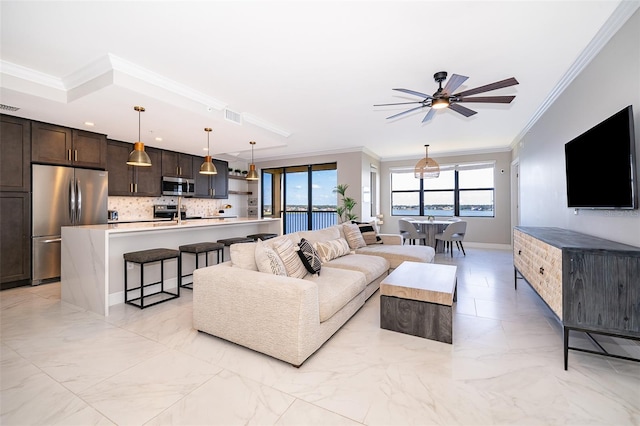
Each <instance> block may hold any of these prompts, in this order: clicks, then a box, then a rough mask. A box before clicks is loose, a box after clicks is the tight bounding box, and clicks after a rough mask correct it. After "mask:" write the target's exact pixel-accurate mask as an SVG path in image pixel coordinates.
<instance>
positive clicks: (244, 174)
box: [242, 170, 249, 178]
mask: <svg viewBox="0 0 640 426" xmlns="http://www.w3.org/2000/svg"><path fill="white" fill-rule="evenodd" d="M248 174H249V171H248V170H243V171H242V176H244V177H245V178H246V177H247V175H248Z"/></svg>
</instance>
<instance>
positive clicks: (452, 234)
mask: <svg viewBox="0 0 640 426" xmlns="http://www.w3.org/2000/svg"><path fill="white" fill-rule="evenodd" d="M466 232H467V221H465V220H460V221H458V222H452V223H451V224H450V225H447V227H446V228H445V230H444V231H443V232H441V233H439V234H436V247H437V246H438V240H440V241H442V243H443V244H445V250H444V252H445V253H446V252H447V248H448V247H450V251H451V257H453V242H454V241H455V242H456V246H457V247H458V250H460V249H462V253H463V254H464V255H465V256H466V255H467V253H465V251H464V246H463V245H462V240H464V234H465V233H466Z"/></svg>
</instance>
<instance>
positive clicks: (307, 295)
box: [193, 225, 435, 366]
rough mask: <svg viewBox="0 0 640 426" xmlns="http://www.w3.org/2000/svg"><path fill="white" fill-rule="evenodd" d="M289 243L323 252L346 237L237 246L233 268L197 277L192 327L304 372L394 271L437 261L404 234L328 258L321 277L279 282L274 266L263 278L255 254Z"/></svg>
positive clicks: (301, 235) (338, 231)
mask: <svg viewBox="0 0 640 426" xmlns="http://www.w3.org/2000/svg"><path fill="white" fill-rule="evenodd" d="M284 239H288V240H290V241H291V243H293V245H294V246H297V245H298V243H300V241H301V240H302V239H305V240H307V241H308V242H309V243H311V244H313V246H314V247H318V248H319V249H320V247H323V246H324V245H325V244H327V242H331V241H336V240H340V239H345V234H344V232H343V226H342V225H336V226H332V227H329V228H326V229H323V230H318V231H305V232H297V233H294V234H288V235H283V236H280V237H277V238H274V239H272V240H268V241H265V242H264V243H263V242H258V243H243V244H234V245H232V246H231V261H229V262H225V263H222V264H219V265H214V266H210V267H207V268H201V269H198V270H196V271H195V273H194V284H193V326H194V328H195V329H197V330H200V331H203V332H205V333H208V334H211V335H214V336H217V337H220V338H222V339H225V340H228V341H231V342H234V343H237V344H239V345H242V346H245V347H248V348H251V349H253V350H256V351H258V352H262V353H264V354H267V355H270V356H272V357H274V358H278V359H280V360H282V361H285V362H288V363H290V364H293V365H295V366H299V365H301V364H302V363H303V362H304V361H305V360H306V359H307V358H308V357H309V356H311V355H312V354H313V353H314V352H315V351H316V350H318V348H320V346H322V344H323V343H324V342H326V341H327V340H328V339H329V338H330V337H331V336H332V335H333V334H334V333H335V332H336V331H338V330H339V329H340V327H341V326H342V325H343V324H344V323H346V322H347V320H349V318H351V316H352V315H353V314H355V313H356V312H357V311H358V309H360V308H361V307H362V306H363V305H364V303H365V301H366V300H367V299H368V298H369V297H370V296H371V295H372V294H373V293H374V292H375V291H376V290H377V289H378V288H379V286H380V282H381V281H382V280H383V279H384V277H385V276H387V274H388V273H389V270H390V269H392V268H395V267H397V266H398V265H399V264H400V263H402V261H404V260H411V261H415V262H433V258H434V255H435V253H434V250H433V248H431V247H425V246H411V245H406V246H405V245H403V244H402V242H403V241H402V237H400V236H399V235H380V239H381V240H382V244H375V245H368V246H366V247H360V248H357V249H355V250H350V251H349V252H348V254H344V255H338V256H337V257H335V258H331V259H328V258H327V259H324V262H323V263H322V266H321V270H320V273H319V274H311V273H307V272H303V274H304V276H303V277H298V278H295V277H292V276H284V275H277V274H276V273H281V271H280V272H278V271H279V269H278V268H277V267H275V266H273V265H271V266H272V267H273V268H274V269H275V270H276V273H271V272H269V271H266V272H260V270H259V267H260V268H262V269H263V270H264V267H265V266H264V264H263V263H261V262H258V263H257V262H256V261H255V256H256V251H259V250H262V249H264V247H265V245H267V244H268V246H269V247H274V246H277V245H278V244H282V243H287V244H288V242H286V241H284ZM342 244H343V245H344V244H345V243H344V242H343V243H342ZM276 260H277V259H276ZM290 260H291V259H290ZM293 260H295V259H293ZM298 275H301V274H298Z"/></svg>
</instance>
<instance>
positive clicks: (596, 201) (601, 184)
mask: <svg viewBox="0 0 640 426" xmlns="http://www.w3.org/2000/svg"><path fill="white" fill-rule="evenodd" d="M564 153H565V165H566V175H567V202H568V206H569V207H573V208H584V209H637V208H638V187H637V182H636V168H635V167H636V163H635V157H636V155H635V154H636V148H635V135H634V128H633V108H632V107H631V105H629V106H628V107H626V108H625V109H623V110H622V111H620V112H618V113H616V114H614V115H612V116H611V117H609V118H607V119H606V120H604V121H603V122H601V123H599V124H598V125H596V126H595V127H593V128H591V129H589V130H587V131H586V132H584V133H583V134H581V135H580V136H578V137H576V138H575V139H573V140H572V141H570V142H568V143H566V144H565V146H564Z"/></svg>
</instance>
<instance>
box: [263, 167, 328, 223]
mask: <svg viewBox="0 0 640 426" xmlns="http://www.w3.org/2000/svg"><path fill="white" fill-rule="evenodd" d="M337 184H338V173H337V170H336V164H335V163H331V164H320V165H311V166H296V167H284V168H278V169H266V170H264V171H263V179H262V186H263V190H262V194H263V196H262V203H263V205H262V214H263V216H265V217H269V216H272V217H273V216H275V217H282V218H283V222H284V223H283V226H284V230H285V233H292V232H296V231H302V230H309V229H322V228H326V227H328V226H331V225H335V224H337V223H338V215H337V213H336V208H337V202H338V197H337V194H335V193H334V192H333V190H334V189H335V187H336V185H337Z"/></svg>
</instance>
